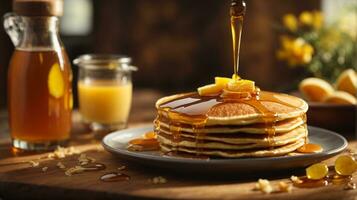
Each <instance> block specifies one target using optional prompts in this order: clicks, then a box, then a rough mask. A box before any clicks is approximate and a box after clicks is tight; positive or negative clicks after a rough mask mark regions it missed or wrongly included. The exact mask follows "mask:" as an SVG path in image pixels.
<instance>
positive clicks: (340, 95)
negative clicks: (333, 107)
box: [323, 91, 357, 104]
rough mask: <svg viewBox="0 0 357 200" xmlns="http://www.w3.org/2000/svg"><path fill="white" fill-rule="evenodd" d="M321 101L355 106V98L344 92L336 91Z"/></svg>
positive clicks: (356, 100)
mask: <svg viewBox="0 0 357 200" xmlns="http://www.w3.org/2000/svg"><path fill="white" fill-rule="evenodd" d="M323 101H324V102H326V103H332V104H357V99H356V97H354V96H352V95H351V94H350V93H347V92H344V91H336V92H334V93H332V94H331V95H328V96H327V97H326V98H325V99H324V100H323Z"/></svg>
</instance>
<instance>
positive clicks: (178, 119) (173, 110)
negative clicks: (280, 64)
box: [155, 91, 305, 155]
mask: <svg viewBox="0 0 357 200" xmlns="http://www.w3.org/2000/svg"><path fill="white" fill-rule="evenodd" d="M269 101H271V102H276V103H281V104H283V105H286V106H288V107H292V108H295V109H298V108H300V106H301V105H300V104H290V103H284V102H283V101H282V100H280V99H278V98H277V97H276V96H275V95H274V93H271V92H265V91H261V92H260V93H259V94H257V95H256V96H253V97H252V98H248V99H238V98H222V97H220V96H213V97H204V96H199V95H198V94H197V93H189V94H186V95H184V96H183V97H180V98H178V99H175V100H172V101H168V102H166V103H163V104H162V105H159V108H158V113H159V116H158V119H160V120H162V116H166V117H167V118H169V121H170V123H169V129H170V132H171V133H172V137H173V140H172V141H173V143H174V144H173V145H172V146H173V150H174V151H175V153H177V148H178V147H179V143H180V141H181V131H182V130H181V128H180V127H182V124H191V125H192V130H193V132H194V134H195V143H196V150H197V155H199V154H200V152H202V144H203V142H204V138H205V133H204V131H203V130H204V128H205V124H206V122H207V119H208V116H207V113H208V112H209V111H210V110H211V108H213V107H215V106H218V105H222V104H225V103H243V104H247V105H249V106H252V107H253V108H254V109H255V110H257V111H258V112H259V113H261V114H262V115H263V120H264V123H265V126H266V128H265V132H266V133H267V135H268V137H267V141H268V143H269V145H271V146H273V144H274V136H275V132H276V130H275V123H276V122H277V120H278V114H277V113H275V112H272V111H270V110H269V109H267V107H266V106H265V105H264V102H269ZM301 117H302V119H303V120H305V114H303V115H302V116H301ZM156 121H157V120H156ZM155 123H156V128H155V129H156V130H159V128H160V127H158V125H157V124H158V123H159V122H155ZM157 133H159V131H158V132H157Z"/></svg>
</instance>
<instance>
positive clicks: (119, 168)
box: [118, 165, 126, 171]
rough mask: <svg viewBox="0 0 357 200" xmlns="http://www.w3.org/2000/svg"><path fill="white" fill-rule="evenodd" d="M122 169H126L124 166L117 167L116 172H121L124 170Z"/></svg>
mask: <svg viewBox="0 0 357 200" xmlns="http://www.w3.org/2000/svg"><path fill="white" fill-rule="evenodd" d="M124 169H126V166H125V165H123V166H120V167H118V170H119V171H122V170H124Z"/></svg>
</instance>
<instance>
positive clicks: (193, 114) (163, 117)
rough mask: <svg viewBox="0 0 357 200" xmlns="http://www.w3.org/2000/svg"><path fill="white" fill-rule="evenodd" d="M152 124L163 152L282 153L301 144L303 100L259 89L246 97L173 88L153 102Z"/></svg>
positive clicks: (303, 135)
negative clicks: (181, 91)
mask: <svg viewBox="0 0 357 200" xmlns="http://www.w3.org/2000/svg"><path fill="white" fill-rule="evenodd" d="M156 109H157V118H156V119H155V121H154V128H155V132H156V134H157V140H158V142H159V145H160V147H161V149H162V151H164V152H172V151H174V152H176V153H188V154H195V155H206V156H213V157H227V158H240V157H267V156H279V155H285V154H288V153H291V152H293V151H295V150H296V149H297V148H299V147H301V146H302V145H304V144H305V142H306V141H307V140H306V137H307V135H308V132H307V128H306V112H307V109H308V105H307V103H306V102H305V101H304V100H302V99H300V98H297V97H294V96H290V95H286V94H281V93H272V92H264V91H262V92H260V93H259V94H257V96H255V97H251V98H248V99H242V98H230V97H227V96H223V97H222V96H220V95H216V96H200V95H198V94H197V93H185V94H177V95H172V96H168V97H164V98H161V99H159V100H158V101H157V102H156Z"/></svg>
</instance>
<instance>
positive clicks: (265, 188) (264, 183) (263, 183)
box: [255, 179, 273, 194]
mask: <svg viewBox="0 0 357 200" xmlns="http://www.w3.org/2000/svg"><path fill="white" fill-rule="evenodd" d="M255 188H256V189H257V190H260V191H262V192H263V193H265V194H270V193H271V192H273V187H272V186H271V184H270V182H269V181H268V180H267V179H259V180H258V182H257V183H256V184H255Z"/></svg>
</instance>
